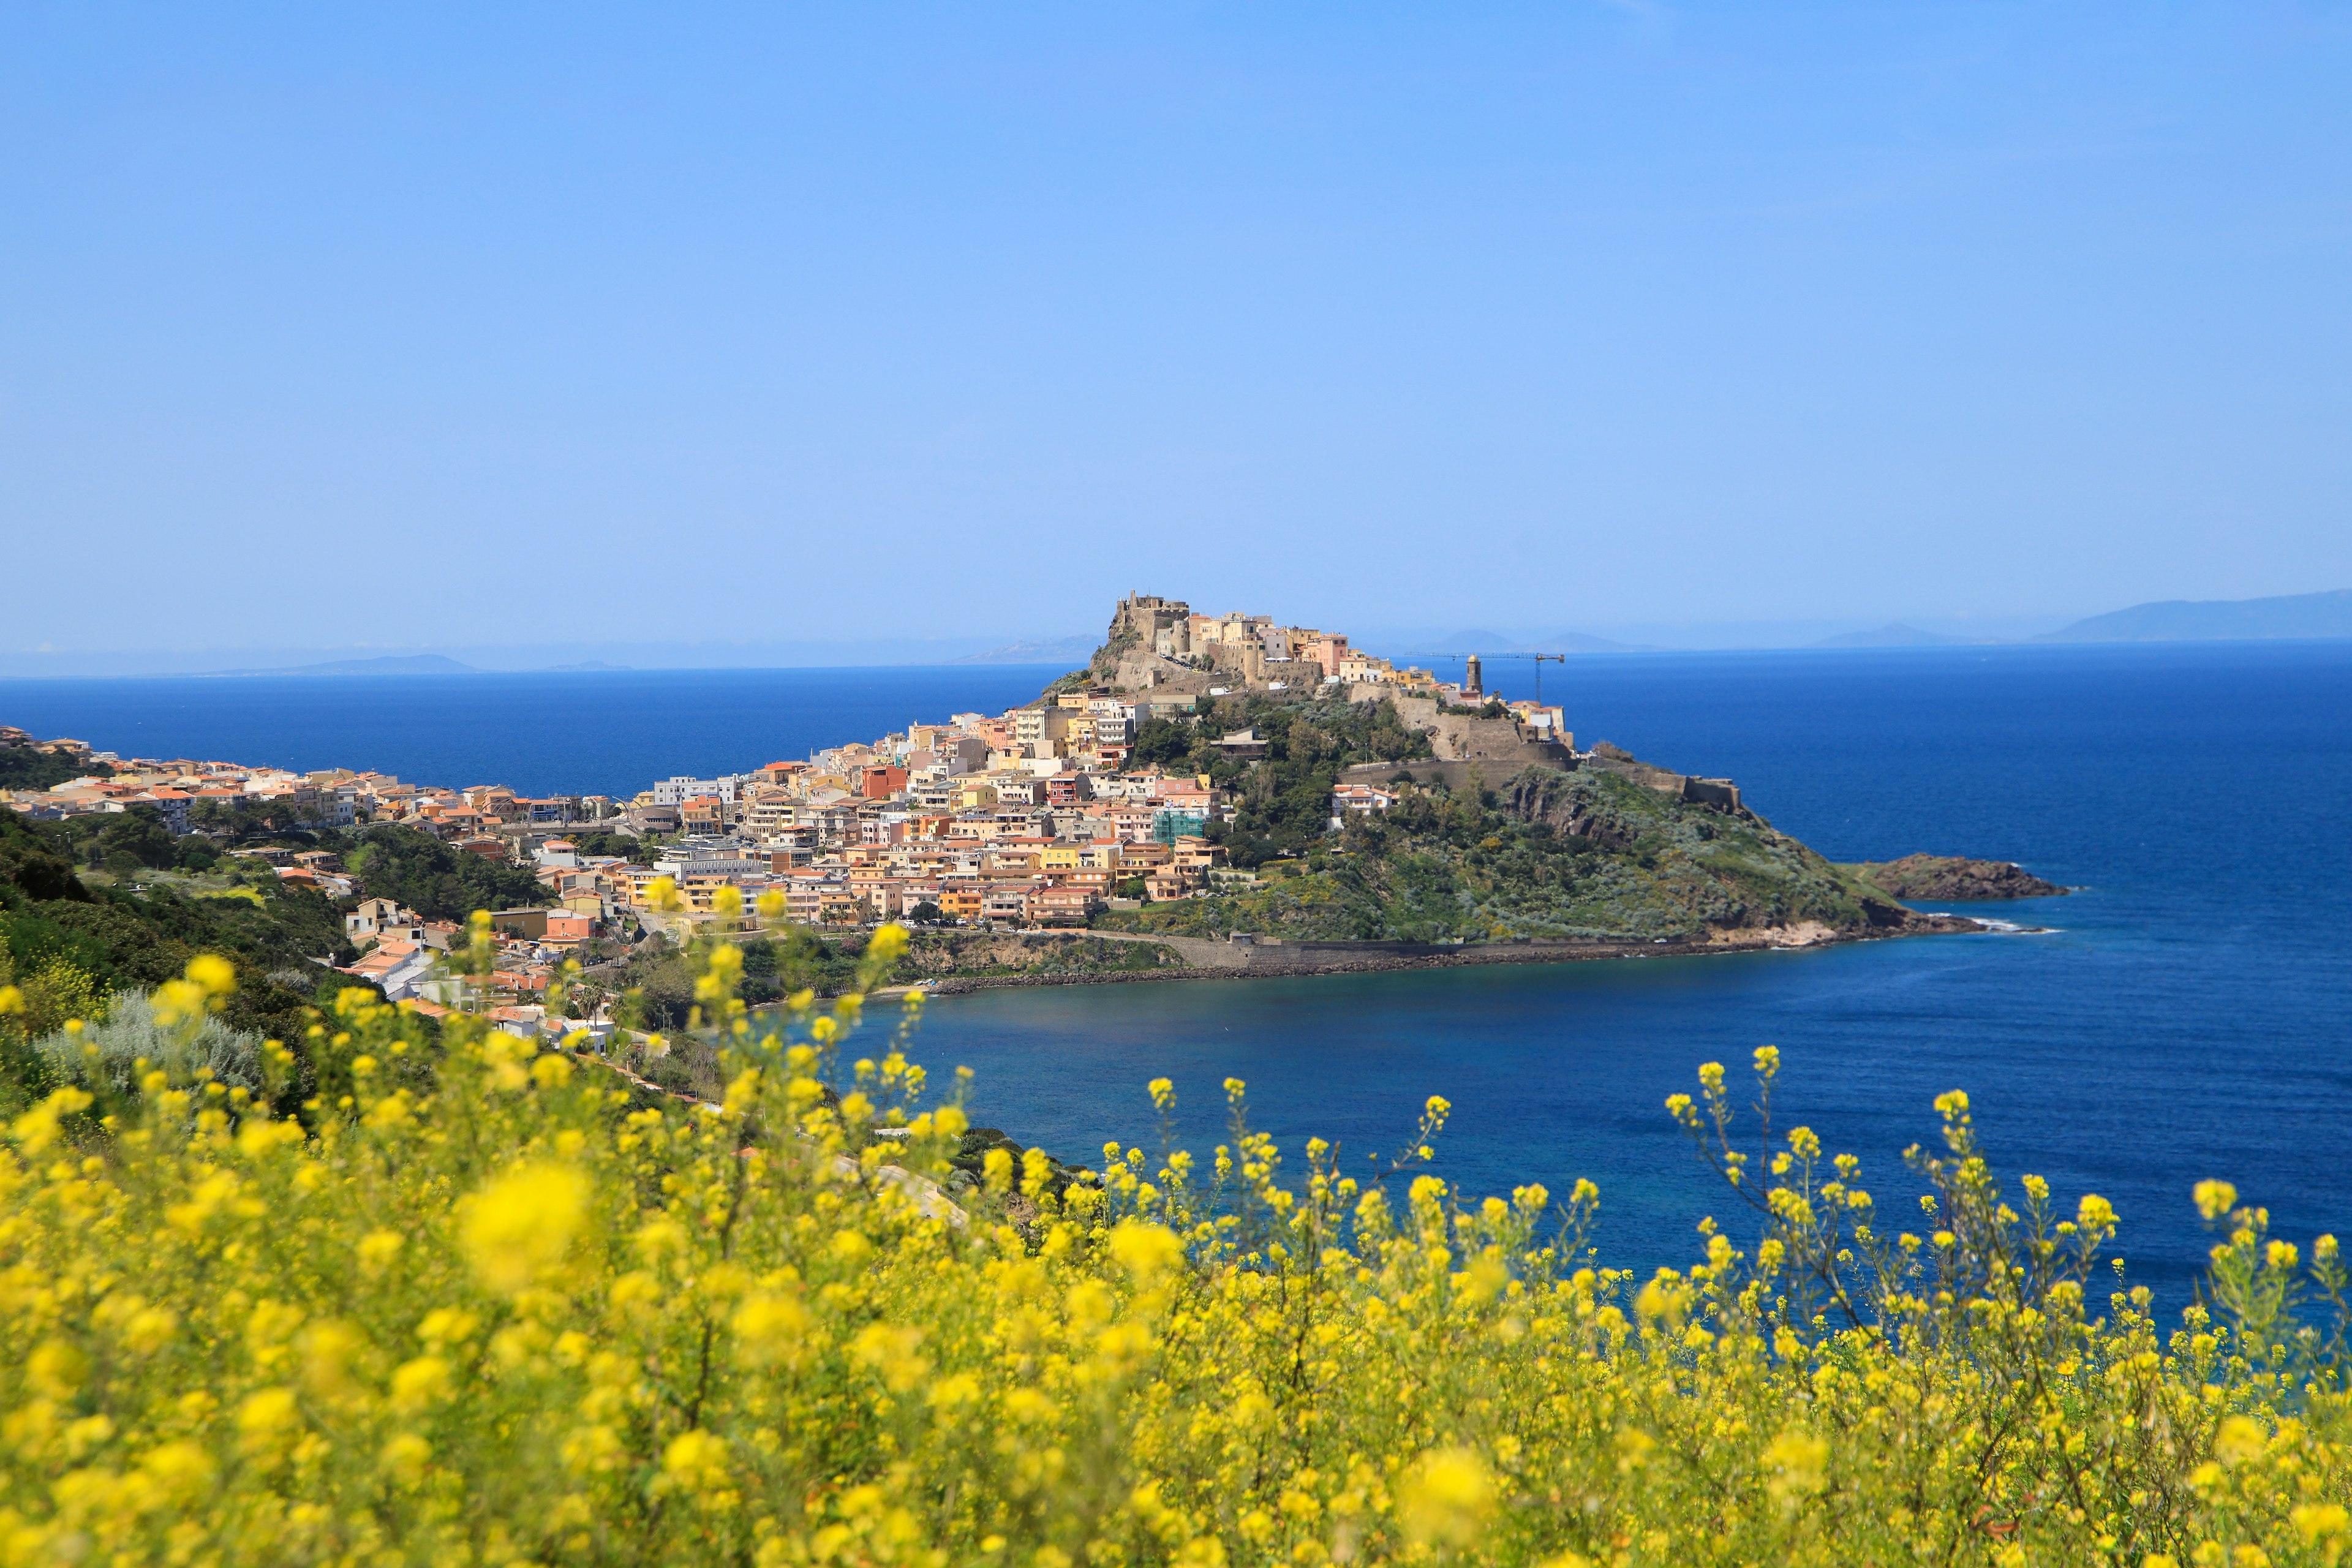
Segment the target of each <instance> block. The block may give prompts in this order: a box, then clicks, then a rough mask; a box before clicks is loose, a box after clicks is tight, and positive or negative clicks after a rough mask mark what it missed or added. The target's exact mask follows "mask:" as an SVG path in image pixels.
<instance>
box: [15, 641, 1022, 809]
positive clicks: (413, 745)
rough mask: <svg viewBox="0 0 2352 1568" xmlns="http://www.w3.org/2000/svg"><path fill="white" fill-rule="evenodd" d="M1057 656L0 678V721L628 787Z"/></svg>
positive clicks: (944, 699)
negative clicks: (411, 672) (999, 660)
mask: <svg viewBox="0 0 2352 1568" xmlns="http://www.w3.org/2000/svg"><path fill="white" fill-rule="evenodd" d="M1062 673H1064V670H1063V667H1062V666H1060V665H1051V666H1038V665H1022V664H963V665H940V666H925V667H916V668H904V667H888V668H866V669H642V670H635V669H633V670H593V671H588V670H583V671H579V672H576V673H560V672H523V673H504V672H499V673H492V672H481V673H477V674H471V675H424V676H397V675H376V676H235V677H226V676H215V677H204V676H178V677H168V678H159V679H123V680H31V679H0V724H15V725H16V726H18V727H19V728H21V729H25V730H29V731H32V732H33V733H34V734H36V735H38V736H41V737H44V738H48V737H53V736H58V735H71V736H73V737H74V738H75V739H77V740H82V741H88V742H89V743H90V744H91V745H92V746H95V747H97V748H98V749H99V750H100V751H102V752H116V753H118V754H120V755H121V756H125V757H134V756H136V757H191V758H194V759H197V760H199V761H226V762H236V763H252V764H254V765H257V766H259V765H264V764H267V765H268V766H272V767H282V768H296V769H300V770H303V771H305V772H307V771H310V770H311V769H316V768H338V767H341V768H353V769H373V770H374V771H375V772H378V773H392V774H394V775H395V776H397V777H399V778H401V779H404V780H405V781H407V782H409V783H411V784H447V785H451V786H453V787H457V788H463V787H465V786H467V785H468V784H506V785H508V786H509V787H510V788H512V789H514V790H517V791H519V792H520V793H522V794H524V795H552V794H555V793H558V792H564V793H571V794H578V795H610V796H612V797H613V798H614V799H615V800H627V799H628V798H629V797H630V796H632V795H635V794H636V793H637V792H638V791H639V790H643V789H650V788H651V787H653V784H654V783H655V781H656V780H658V779H665V778H668V777H670V776H671V775H672V774H675V773H687V774H690V775H692V776H693V777H696V778H709V777H712V776H714V775H716V774H718V773H743V772H748V771H749V770H751V769H752V768H756V767H758V766H760V765H761V763H771V762H775V761H777V760H779V759H797V758H803V757H806V756H807V755H808V754H809V752H811V751H814V750H815V749H816V748H818V747H821V746H835V745H839V744H841V743H842V742H845V741H871V740H874V739H876V738H877V737H878V736H881V735H886V734H888V733H890V732H891V731H896V730H903V729H905V728H906V727H907V725H908V723H909V722H919V721H933V720H941V719H945V718H947V717H948V716H949V715H950V713H961V712H965V711H967V710H980V711H985V712H990V713H995V712H1000V711H1002V710H1004V709H1006V708H1009V707H1012V706H1013V705H1014V704H1016V703H1020V702H1025V701H1027V700H1029V699H1031V698H1033V697H1034V696H1036V695H1037V689H1038V688H1039V687H1041V686H1043V685H1044V684H1045V682H1046V681H1048V680H1051V679H1054V677H1055V676H1057V675H1060V674H1062Z"/></svg>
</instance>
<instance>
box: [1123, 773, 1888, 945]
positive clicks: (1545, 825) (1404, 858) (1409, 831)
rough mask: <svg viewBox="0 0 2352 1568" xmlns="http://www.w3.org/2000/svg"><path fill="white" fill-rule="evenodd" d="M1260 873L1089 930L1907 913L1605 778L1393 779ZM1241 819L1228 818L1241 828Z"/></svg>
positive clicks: (1620, 931) (1677, 932)
mask: <svg viewBox="0 0 2352 1568" xmlns="http://www.w3.org/2000/svg"><path fill="white" fill-rule="evenodd" d="M1237 826H1238V825H1237ZM1260 872H1261V876H1262V882H1261V884H1260V885H1259V886H1258V887H1256V888H1255V889H1249V890H1246V891H1239V892H1235V893H1232V894H1228V895H1225V896H1221V897H1215V898H1208V899H1201V900H1192V901H1189V902H1181V903H1167V904H1159V905H1152V906H1148V907H1146V908H1144V909H1141V910H1119V911H1115V912H1113V913H1111V914H1109V915H1107V916H1104V917H1103V918H1102V919H1100V920H1098V921H1097V922H1096V923H1097V925H1100V926H1103V927H1105V928H1108V929H1115V930H1126V931H1156V932H1164V933H1168V934H1171V935H1197V936H1213V935H1222V934H1223V933H1225V932H1228V931H1260V932H1264V933H1265V934H1268V935H1275V936H1285V937H1292V938H1299V939H1310V938H1316V939H1326V940H1330V939H1359V940H1361V939H1391V940H1406V941H1421V942H1434V941H1447V940H1455V939H1466V940H1471V941H1486V940H1495V939H1503V938H1509V937H1536V938H1593V939H1604V938H1606V939H1638V940H1649V939H1652V938H1655V937H1662V936H1663V937H1675V938H1703V937H1705V936H1706V934H1707V933H1708V932H1709V931H1724V930H1743V929H1756V928H1761V927H1768V926H1780V925H1790V924H1794V923H1797V922H1801V921H1818V922H1820V923H1821V924H1822V925H1824V926H1827V927H1830V928H1831V929H1832V930H1836V931H1864V930H1869V929H1873V928H1894V927H1897V926H1900V925H1902V924H1903V923H1904V922H1905V921H1906V919H1908V918H1909V917H1908V916H1907V915H1906V912H1905V911H1904V910H1901V909H1900V908H1898V907H1897V906H1896V905H1895V904H1894V903H1893V902H1892V901H1891V900H1888V899H1887V898H1886V897H1885V895H1884V894H1882V893H1880V892H1879V891H1878V890H1877V889H1874V888H1871V887H1869V886H1867V885H1866V884H1864V883H1863V882H1860V881H1859V880H1857V879H1854V878H1853V876H1852V875H1851V874H1850V873H1848V872H1847V871H1845V870H1844V869H1843V868H1839V867H1837V866H1833V865H1832V864H1831V863H1830V862H1829V861H1827V860H1824V859H1823V858H1822V857H1821V856H1819V855H1817V854H1815V853H1814V852H1813V851H1812V850H1811V849H1809V848H1807V847H1805V846H1804V845H1803V844H1801V843H1800V842H1798V841H1797V840H1796V839H1794V838H1791V837H1789V836H1788V835H1787V834H1784V833H1780V832H1778V831H1776V830H1774V829H1773V828H1772V827H1771V826H1769V825H1767V824H1766V823H1764V822H1763V821H1762V820H1760V819H1759V818H1758V817H1755V816H1752V815H1748V814H1747V813H1733V812H1727V811H1724V810H1721V809H1717V808H1713V807H1708V806H1703V805H1693V804H1689V803H1686V802H1684V801H1682V800H1680V799H1677V798H1675V797H1674V796H1671V795H1664V794H1662V793H1660V792H1658V791H1656V790H1652V789H1649V788H1646V787H1644V786H1643V785H1641V784H1635V783H1633V782H1632V781H1631V780H1629V779H1626V778H1623V777H1621V776H1619V775H1617V774H1615V773H1606V772H1601V771H1598V770H1579V771H1576V772H1570V773H1563V772H1560V771H1559V770H1556V769H1549V768H1528V769H1527V770H1525V771H1523V772H1521V773H1518V774H1517V776H1516V777H1514V778H1512V779H1510V780H1509V781H1508V782H1507V784H1504V786H1503V787H1502V788H1501V789H1499V790H1488V791H1484V792H1480V793H1478V794H1475V795H1474V794H1473V793H1472V792H1470V791H1468V790H1463V791H1459V792H1456V791H1449V790H1447V789H1444V787H1442V786H1438V787H1429V788H1422V787H1406V788H1404V789H1403V790H1402V799H1400V800H1399V802H1398V804H1397V805H1395V806H1394V807H1393V808H1391V810H1389V811H1387V812H1385V813H1381V814H1373V815H1370V816H1365V817H1356V818H1352V819H1351V820H1350V821H1349V823H1348V825H1347V826H1346V827H1345V829H1344V830H1343V831H1342V832H1341V833H1339V834H1338V835H1334V836H1331V837H1325V838H1322V839H1319V840H1318V841H1317V842H1316V843H1315V844H1314V845H1313V847H1309V848H1308V849H1307V851H1306V853H1305V854H1304V856H1303V857H1301V858H1296V859H1291V860H1283V861H1273V862H1268V863H1265V864H1264V865H1262V866H1261V868H1260Z"/></svg>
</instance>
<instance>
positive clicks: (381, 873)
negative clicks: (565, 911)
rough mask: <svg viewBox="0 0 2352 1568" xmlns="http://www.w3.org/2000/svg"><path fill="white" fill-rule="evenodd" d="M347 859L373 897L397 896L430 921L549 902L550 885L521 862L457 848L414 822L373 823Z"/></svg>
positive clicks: (457, 918)
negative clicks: (402, 824) (398, 824)
mask: <svg viewBox="0 0 2352 1568" xmlns="http://www.w3.org/2000/svg"><path fill="white" fill-rule="evenodd" d="M346 861H347V863H348V864H349V865H350V867H351V868H352V872H353V874H354V875H356V876H357V877H358V878H359V880H360V885H361V887H362V888H363V889H366V891H367V892H368V894H369V895H370V896H371V897H373V898H380V899H391V900H394V901H396V902H398V903H401V904H404V905H405V906H406V907H408V908H409V909H412V910H415V911H416V912H417V913H418V914H420V915H423V916H425V918H426V919H428V920H444V921H462V920H464V919H465V918H466V917H467V915H470V914H472V913H473V912H474V911H475V910H509V909H530V908H538V907H541V906H542V905H544V904H545V903H546V901H547V889H546V888H545V887H544V886H543V885H542V884H541V882H540V880H539V879H538V877H536V876H535V875H533V874H532V873H531V872H530V871H529V870H526V869H524V868H522V867H520V866H515V865H512V864H509V863H508V862H505V861H496V860H489V859H486V858H483V857H481V856H479V855H476V854H474V853H472V852H471V851H469V850H462V849H453V848H451V847H449V846H448V845H446V844H444V843H442V842H441V841H440V840H439V839H437V838H436V837H432V836H431V835H430V834H425V833H419V832H417V831H416V830H415V828H413V827H396V826H391V825H389V824H384V825H381V826H375V827H371V828H369V829H368V830H367V831H366V832H365V833H363V834H362V835H361V836H360V842H359V845H358V847H355V848H353V849H352V851H351V853H350V854H349V855H348V856H347V857H346Z"/></svg>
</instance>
